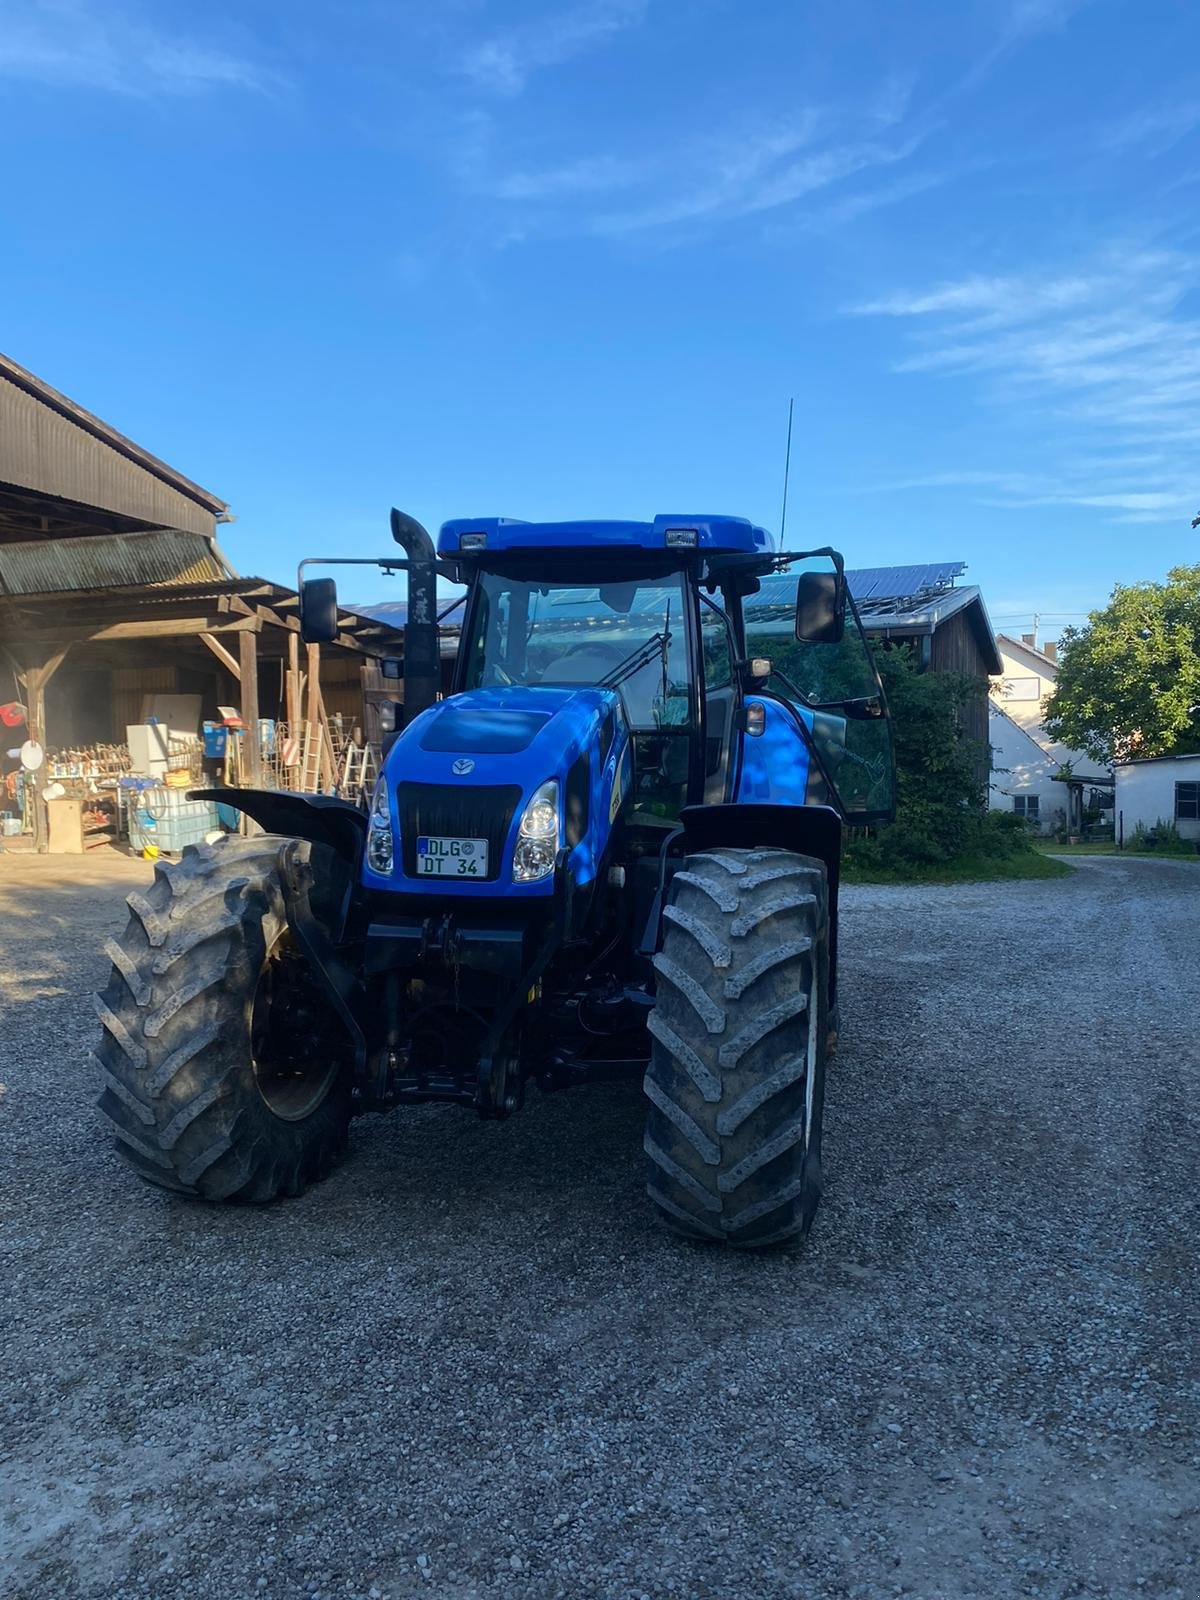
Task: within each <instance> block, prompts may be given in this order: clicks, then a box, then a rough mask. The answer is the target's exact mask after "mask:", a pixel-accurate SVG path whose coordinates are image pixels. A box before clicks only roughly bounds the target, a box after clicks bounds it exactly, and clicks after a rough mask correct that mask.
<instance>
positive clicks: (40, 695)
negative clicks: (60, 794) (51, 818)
mask: <svg viewBox="0 0 1200 1600" xmlns="http://www.w3.org/2000/svg"><path fill="white" fill-rule="evenodd" d="M70 648H71V646H70V645H69V644H65V645H63V646H62V648H61V649H60V650H57V651H55V653H54V654H53V655H52V656H50V657H49V658H48V659H47V660H45V661H43V662H42V664H41V666H38V667H28V666H27V667H24V668H21V669H19V670H17V678H18V680H19V682H20V683H21V685H22V687H23V688H24V690H25V699H26V702H27V706H28V711H29V723H28V730H29V737H30V738H31V739H33V740H35V741H36V742H37V743H38V744H40V745H41V747H42V749H43V750H44V749H45V748H46V685H47V684H48V683H49V682H50V679H51V678H52V677H53V676H54V674H55V673H56V672H57V671H58V669H59V667H61V666H62V664H63V662H64V661H65V660H66V659H67V651H68V650H69V649H70ZM10 659H11V658H10ZM14 667H15V663H14ZM45 781H46V769H45V767H42V768H40V769H39V770H38V771H37V772H31V773H29V774H28V775H27V778H26V786H27V789H28V791H29V792H31V793H32V795H33V842H34V845H35V847H36V848H37V849H38V850H45V849H46V846H47V841H48V822H47V817H46V808H45V805H44V803H43V801H42V785H43V784H44V783H45Z"/></svg>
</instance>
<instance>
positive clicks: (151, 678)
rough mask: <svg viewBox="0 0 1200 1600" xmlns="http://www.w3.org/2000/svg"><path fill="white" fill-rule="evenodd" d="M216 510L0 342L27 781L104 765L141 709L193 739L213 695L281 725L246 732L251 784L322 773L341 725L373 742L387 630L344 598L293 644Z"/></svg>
mask: <svg viewBox="0 0 1200 1600" xmlns="http://www.w3.org/2000/svg"><path fill="white" fill-rule="evenodd" d="M228 520H229V513H228V508H227V506H226V505H225V502H224V501H222V500H220V499H218V498H217V497H216V496H215V495H213V494H210V493H209V492H208V491H207V490H205V489H202V488H200V487H199V486H198V485H197V484H195V483H193V482H192V481H191V480H190V479H188V478H185V477H184V476H183V475H182V474H180V473H178V472H176V471H175V470H174V469H173V468H171V467H168V466H167V465H166V464H165V463H164V462H162V461H160V460H159V459H158V458H157V457H155V456H152V455H150V454H149V452H147V451H145V450H143V449H141V447H140V446H138V445H135V444H134V443H133V442H132V441H131V440H128V439H126V438H125V437H124V436H123V435H121V434H119V433H118V432H117V431H116V430H115V429H113V428H112V427H110V426H109V425H108V424H107V423H105V422H102V421H101V420H100V419H99V418H97V417H94V416H93V415H92V414H91V413H90V412H87V411H84V410H83V409H82V408H81V407H80V406H77V405H76V404H75V403H74V402H73V401H71V400H68V399H67V398H66V397H65V396H64V395H62V394H60V393H59V392H58V391H57V390H55V389H52V388H51V387H50V386H49V385H47V384H45V383H44V382H43V381H42V380H41V379H39V378H36V377H35V376H34V375H33V374H32V373H29V372H27V371H26V370H25V369H24V368H22V367H19V366H17V365H16V363H14V362H12V361H10V360H8V359H7V358H6V357H0V651H2V654H0V683H2V682H3V675H4V673H5V669H7V672H8V673H11V681H12V684H13V689H12V696H13V697H14V698H16V699H18V700H20V701H21V702H23V703H24V705H25V706H26V708H27V718H28V729H27V733H28V736H29V737H30V738H32V739H34V740H36V741H37V742H39V743H40V744H41V745H43V746H44V747H45V748H46V750H47V753H48V756H49V757H50V759H49V760H48V762H47V765H46V767H45V769H44V771H43V772H42V774H41V775H40V778H39V780H36V781H39V782H41V783H43V784H44V783H45V782H46V781H49V780H52V779H54V778H55V777H56V776H57V775H58V772H59V770H60V769H63V770H65V769H70V770H71V771H72V772H73V771H75V770H76V769H77V768H80V767H81V766H82V767H84V768H86V769H87V770H89V771H92V772H95V771H100V770H103V771H105V772H107V771H109V770H110V768H111V767H112V766H113V765H114V764H116V765H117V766H119V764H120V760H121V756H120V749H121V747H122V745H123V744H124V742H125V738H126V729H127V727H129V726H130V725H133V724H137V723H140V722H144V721H145V720H146V719H147V717H148V716H151V715H159V720H160V721H161V720H165V719H167V718H170V717H172V716H179V715H183V716H184V717H186V718H187V719H188V721H189V732H190V733H191V734H192V735H195V736H198V733H199V724H200V723H201V722H202V721H204V720H215V719H216V718H217V717H218V710H217V708H218V707H219V706H222V705H228V706H234V707H237V708H238V709H239V710H240V712H241V716H242V720H243V722H244V723H245V725H246V727H247V728H248V729H253V730H257V728H258V725H259V721H260V719H265V720H266V721H267V722H269V723H272V724H275V725H277V726H279V725H281V726H282V728H283V729H285V730H290V734H291V737H290V738H289V739H287V740H286V741H281V742H280V743H279V745H278V746H276V743H275V741H274V739H273V738H272V740H271V741H270V742H269V744H268V745H267V746H266V747H264V745H263V743H262V741H260V739H259V738H258V737H256V736H254V737H247V738H246V739H245V741H244V751H245V760H244V764H243V767H242V771H241V773H240V777H241V779H242V781H246V782H250V783H259V782H275V783H282V784H283V785H284V786H286V787H316V786H317V785H320V786H321V787H324V788H328V787H331V786H332V785H333V784H334V783H335V782H336V780H337V773H336V771H335V767H336V761H337V756H338V753H339V736H340V735H341V734H342V732H343V730H344V733H345V736H346V737H347V738H348V737H349V736H350V732H351V730H352V729H353V728H356V727H357V728H359V729H360V730H361V733H362V735H363V736H364V737H365V739H366V740H368V741H373V742H376V743H377V742H378V740H379V737H380V735H381V732H382V731H384V727H385V725H386V724H385V713H384V704H385V702H386V701H387V700H389V699H394V698H397V695H396V694H395V693H394V692H390V691H389V689H388V687H386V686H385V685H384V682H383V680H382V678H381V676H380V673H379V669H378V663H377V661H376V660H375V658H376V657H378V656H380V655H396V654H399V653H400V650H401V639H402V635H401V634H400V633H399V632H398V631H397V630H396V629H395V628H393V627H390V626H389V625H388V624H386V623H382V622H379V621H376V620H374V619H371V618H365V617H361V616H357V615H355V614H353V613H351V612H343V613H342V614H341V616H340V619H339V620H340V632H339V634H338V637H337V639H336V640H335V641H334V642H333V643H332V644H331V645H326V646H324V647H323V648H322V649H320V650H318V649H317V647H315V646H313V647H307V648H306V647H304V646H303V645H301V643H300V640H299V618H298V604H297V597H296V593H295V591H294V590H293V589H289V588H286V587H283V586H281V585H279V584H275V583H271V582H269V581H267V580H265V579H262V578H253V577H252V578H246V577H240V576H239V575H238V574H237V573H235V572H234V570H233V568H232V566H231V565H230V563H229V561H228V559H227V558H226V557H225V555H224V553H223V552H222V551H221V549H220V546H219V545H218V544H217V540H216V532H217V527H218V525H219V524H220V523H221V522H224V521H228ZM6 687H7V686H6ZM7 698H9V695H8V694H7V693H5V692H4V690H0V699H7ZM181 708H182V709H181ZM160 712H161V715H160ZM305 730H308V736H307V737H306V736H305ZM23 736H24V735H23ZM17 742H20V741H19V740H18V741H17ZM276 751H278V752H279V753H278V755H277V756H276V755H275V752H276ZM267 752H270V754H268V753H267ZM284 755H291V756H292V757H293V758H294V759H292V760H291V761H290V762H289V761H285V760H284V759H283V757H284ZM32 812H33V820H34V824H35V832H36V833H37V835H38V838H39V841H40V839H41V837H42V833H43V829H44V817H43V815H42V807H41V806H40V804H35V805H34V806H33V808H32Z"/></svg>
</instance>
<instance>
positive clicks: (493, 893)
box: [98, 512, 894, 1247]
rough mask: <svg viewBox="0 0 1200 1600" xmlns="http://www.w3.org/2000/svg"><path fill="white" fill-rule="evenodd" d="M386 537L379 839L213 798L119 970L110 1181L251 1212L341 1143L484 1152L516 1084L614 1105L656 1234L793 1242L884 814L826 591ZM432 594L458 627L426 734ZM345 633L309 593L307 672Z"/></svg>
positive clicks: (766, 576)
mask: <svg viewBox="0 0 1200 1600" xmlns="http://www.w3.org/2000/svg"><path fill="white" fill-rule="evenodd" d="M392 532H393V535H394V537H395V539H396V540H397V542H398V543H399V544H400V545H401V546H402V547H403V551H404V554H403V556H399V555H398V556H396V557H395V558H388V557H383V558H381V559H380V560H379V562H378V564H379V565H380V566H381V567H383V568H385V569H393V570H394V569H400V570H404V571H406V572H407V579H408V618H407V625H406V629H405V645H404V658H403V663H402V665H401V663H400V662H399V661H398V660H397V661H396V662H394V663H385V666H384V671H385V675H388V674H390V675H394V676H397V677H399V676H400V674H401V671H402V674H403V725H402V728H401V730H400V731H399V733H398V734H397V735H396V736H395V737H394V739H393V740H392V742H391V743H390V747H388V748H387V750H386V755H385V758H384V761H383V764H382V775H381V776H380V778H379V780H378V783H377V785H376V787H375V791H374V797H373V799H372V801H371V803H370V807H369V809H368V810H363V809H361V808H360V807H358V806H356V805H354V804H352V803H351V802H350V801H349V800H344V799H339V798H336V797H333V796H325V795H306V794H305V795H302V794H291V793H281V792H273V791H262V790H252V789H221V790H219V791H211V792H213V793H215V794H217V796H218V797H219V798H220V800H222V801H223V802H224V803H225V804H226V805H230V806H234V807H236V808H238V809H240V811H241V812H243V813H244V814H245V816H246V817H248V818H249V819H251V820H250V825H249V826H250V829H251V834H250V836H248V837H235V836H230V837H228V838H226V839H224V840H223V841H221V842H219V843H216V844H214V845H211V846H205V847H202V848H198V849H189V850H187V851H185V852H184V855H183V858H182V859H181V860H180V861H179V862H178V863H177V864H175V865H170V866H165V865H159V866H158V867H157V868H156V872H155V878H154V882H153V884H152V886H151V887H150V888H148V889H147V890H146V891H145V892H144V893H137V894H133V895H131V896H130V897H129V907H130V912H131V916H130V920H129V924H128V927H127V928H126V930H125V933H124V934H123V936H122V938H121V939H120V941H119V943H118V942H116V941H112V942H110V944H109V945H108V947H107V948H108V953H109V954H110V955H111V957H112V962H113V966H112V972H111V976H110V978H109V981H108V984H107V987H106V988H105V989H104V991H103V993H102V994H101V995H100V997H99V999H98V1008H99V1013H100V1019H101V1022H102V1035H101V1040H100V1044H99V1046H98V1055H99V1061H100V1067H101V1072H102V1076H103V1088H102V1093H101V1098H100V1105H101V1107H102V1109H103V1110H104V1112H105V1113H107V1116H108V1118H109V1119H110V1121H111V1123H112V1127H113V1129H114V1131H115V1134H116V1138H117V1142H118V1146H119V1148H120V1150H121V1152H122V1154H123V1155H124V1156H125V1157H126V1159H127V1160H128V1161H129V1162H130V1163H131V1165H132V1166H133V1167H134V1168H135V1170H136V1171H137V1172H138V1173H139V1174H140V1175H141V1176H142V1177H144V1178H146V1179H148V1180H150V1181H151V1182H153V1183H156V1184H160V1185H162V1186H163V1187H165V1188H168V1189H173V1190H177V1191H179V1192H180V1193H182V1194H186V1195H192V1196H199V1197H203V1198H205V1199H209V1200H241V1201H266V1200H272V1199H274V1198H275V1197H276V1196H278V1195H282V1194H289V1195H292V1194H297V1193H299V1192H300V1190H302V1189H303V1188H304V1187H305V1185H307V1184H309V1183H310V1182H312V1181H314V1180H315V1179H318V1178H321V1177H323V1176H324V1175H325V1174H326V1173H327V1172H328V1171H329V1170H330V1168H331V1167H332V1165H333V1164H334V1163H335V1161H337V1159H338V1158H339V1156H340V1155H341V1154H342V1152H343V1150H344V1148H345V1146H346V1138H347V1129H348V1126H349V1123H350V1120H351V1118H352V1117H353V1116H355V1115H356V1114H358V1113H362V1112H368V1111H387V1110H392V1109H394V1108H403V1107H405V1106H411V1105H414V1104H418V1103H422V1102H428V1101H445V1102H452V1103H454V1104H457V1105H461V1106H464V1107H468V1108H471V1109H473V1110H474V1111H476V1112H477V1113H478V1114H479V1115H481V1116H483V1117H493V1118H500V1117H508V1116H511V1115H512V1114H514V1113H515V1112H517V1111H518V1110H520V1108H521V1106H522V1103H523V1101H524V1098H525V1094H526V1090H527V1088H528V1087H529V1086H530V1085H531V1084H536V1085H537V1087H538V1088H539V1089H541V1090H543V1091H549V1090H555V1089H563V1088H569V1087H573V1086H576V1085H585V1084H588V1083H593V1082H597V1081H607V1080H611V1079H614V1078H620V1077H627V1076H633V1077H634V1078H641V1080H642V1082H643V1085H644V1092H645V1109H646V1131H645V1141H644V1145H645V1153H646V1160H647V1184H648V1190H649V1197H650V1201H651V1203H652V1205H653V1206H654V1208H655V1209H656V1211H657V1213H658V1215H659V1216H660V1217H661V1219H662V1221H663V1222H664V1223H666V1225H667V1226H668V1227H670V1228H672V1229H674V1230H676V1231H677V1232H679V1233H682V1234H684V1235H687V1236H689V1237H691V1238H694V1239H698V1240H713V1241H719V1242H722V1243H726V1244H729V1245H733V1246H740V1247H761V1246H767V1245H774V1244H782V1243H785V1242H787V1241H791V1240H795V1239H797V1238H800V1237H802V1236H803V1235H804V1234H805V1233H806V1232H807V1230H808V1228H809V1226H810V1224H811V1222H812V1218H813V1214H814V1212H815V1210H816V1207H817V1202H818V1199H819V1196H820V1192H821V1110H822V1098H823V1089H824V1078H825V1065H826V1061H827V1059H828V1058H829V1056H830V1055H831V1053H832V1051H833V1048H834V1044H835V1040H836V1034H837V1016H838V1009H837V928H838V864H839V859H840V841H841V832H842V826H843V823H851V824H862V823H869V822H875V821H880V820H883V819H885V818H887V817H888V816H889V815H890V813H891V810H892V807H893V792H894V770H893V761H892V749H891V738H890V729H889V723H888V717H887V708H886V705H885V703H884V697H883V692H882V688H881V685H880V682H879V677H878V674H877V673H876V671H875V667H874V664H873V661H872V658H871V655H870V653H869V651H868V649H867V646H866V644H865V641H864V639H863V635H862V630H861V626H860V624H859V620H858V616H857V612H856V610H855V607H854V605H853V602H852V600H851V599H850V597H849V595H848V593H847V587H846V583H845V577H844V572H843V566H842V560H841V557H840V556H839V555H837V554H836V553H835V552H834V551H832V550H819V551H815V552H804V553H799V554H789V553H785V552H781V551H778V550H777V549H776V548H775V547H774V541H773V540H772V538H771V536H770V535H769V534H767V533H766V532H765V531H764V530H763V529H762V528H758V527H754V526H752V525H751V524H750V523H749V522H747V521H745V520H743V519H741V518H737V517H718V516H658V517H655V519H654V520H653V522H645V523H638V522H564V523H528V522H519V521H513V520H509V519H506V518H499V517H483V518H468V519H466V520H460V521H454V522H447V523H446V524H445V525H444V526H443V527H442V529H441V533H440V536H439V539H438V543H437V548H436V551H435V548H434V545H433V542H432V540H431V539H430V537H429V535H428V534H427V533H426V531H425V530H424V528H422V527H421V526H420V524H419V523H417V522H415V521H414V520H413V519H412V518H410V517H407V516H404V515H403V514H402V513H400V512H393V513H392ZM305 565H309V563H305ZM439 578H441V579H442V580H444V581H449V582H452V583H454V584H459V585H463V586H465V589H466V595H465V600H463V601H462V602H461V609H460V616H461V623H460V627H461V634H460V640H461V642H460V644H459V647H458V652H457V658H456V661H455V664H454V675H453V684H452V688H451V692H450V693H449V694H447V695H445V697H443V694H442V682H441V651H440V643H439V619H438V606H439V592H438V587H437V585H438V580H439ZM442 603H443V604H445V601H444V600H443V601H442ZM336 611H337V597H336V591H335V588H334V583H333V580H331V579H330V578H328V577H318V578H308V579H306V580H305V581H303V582H302V584H301V619H302V631H303V634H304V636H305V638H307V639H308V640H310V641H327V640H329V639H331V638H332V637H333V636H334V634H335V631H336V626H337V623H336ZM260 830H261V831H260Z"/></svg>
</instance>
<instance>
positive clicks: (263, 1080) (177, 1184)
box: [96, 835, 350, 1200]
mask: <svg viewBox="0 0 1200 1600" xmlns="http://www.w3.org/2000/svg"><path fill="white" fill-rule="evenodd" d="M335 871H336V863H335V860H334V858H333V857H332V855H331V854H330V853H329V852H328V851H326V850H324V849H323V848H322V847H321V846H313V845H310V844H309V843H307V842H306V841H303V840H294V839H280V838H276V837H272V836H271V835H260V836H259V837H257V838H250V839H228V840H225V841H223V842H222V843H220V844H217V845H214V846H211V847H204V848H202V849H188V850H186V851H185V852H184V855H183V859H182V860H181V861H180V862H179V863H178V865H176V866H164V865H161V864H160V865H159V866H158V867H156V869H155V875H154V882H153V884H152V885H151V887H150V888H149V890H148V891H147V892H146V893H145V894H131V895H130V896H129V901H128V904H129V909H130V912H131V915H130V919H129V925H128V927H127V928H126V930H125V932H124V934H123V935H122V937H121V939H120V941H116V940H109V941H108V943H107V945H106V946H105V949H106V951H107V953H108V954H109V955H110V956H111V958H112V962H113V968H112V973H111V975H110V977H109V980H108V984H107V985H106V987H105V988H104V990H103V991H102V993H101V994H99V995H98V996H97V997H96V1009H97V1012H98V1014H99V1017H100V1022H101V1025H102V1029H103V1032H102V1035H101V1039H100V1043H99V1045H98V1046H97V1049H96V1059H97V1061H98V1063H99V1068H100V1073H101V1078H102V1090H101V1094H100V1098H99V1102H98V1104H99V1106H100V1109H101V1110H102V1111H103V1112H104V1114H105V1115H106V1116H107V1117H108V1119H109V1121H110V1122H111V1124H112V1127H113V1131H114V1133H115V1135H116V1141H117V1148H118V1150H119V1151H120V1153H121V1155H122V1156H123V1157H124V1158H125V1160H126V1161H128V1162H129V1164H130V1165H131V1166H132V1167H133V1168H134V1170H135V1171H136V1172H137V1173H138V1174H139V1175H140V1176H141V1177H143V1178H145V1179H147V1180H148V1181H149V1182H150V1183H155V1184H158V1185H160V1186H161V1187H162V1188H164V1189H174V1190H177V1191H178V1192H180V1193H181V1194H187V1195H195V1196H199V1197H203V1198H204V1199H207V1200H272V1199H274V1198H275V1197H276V1196H277V1195H279V1194H299V1193H300V1192H301V1190H302V1189H304V1188H305V1186H306V1185H307V1184H309V1183H311V1182H313V1181H315V1180H316V1179H318V1178H323V1177H324V1176H325V1175H326V1173H328V1172H329V1170H330V1169H331V1167H332V1166H333V1165H334V1163H335V1162H336V1161H337V1159H338V1158H339V1157H340V1156H341V1154H342V1153H343V1150H344V1148H345V1143H346V1129H347V1125H348V1123H349V1120H350V1086H349V1081H348V1074H347V1072H346V1071H345V1070H344V1068H343V1065H342V1062H341V1060H340V1059H339V1056H338V1053H337V1048H336V1040H334V1039H332V1037H331V1035H330V1034H329V1032H328V1029H327V1028H326V1027H325V1026H324V1023H325V1018H324V1017H323V1015H322V1011H321V1001H320V999H319V992H318V989H317V979H316V978H315V977H310V976H309V975H308V974H307V973H306V971H305V970H304V969H303V968H296V967H289V968H288V971H287V977H288V979H289V980H290V982H288V983H284V982H283V981H282V980H281V979H280V978H279V976H278V973H279V966H278V963H279V962H280V961H284V962H297V961H299V960H300V959H301V958H300V957H299V956H297V955H295V954H294V953H292V952H291V951H290V950H289V947H288V944H287V941H288V933H287V913H286V904H285V894H286V886H287V885H288V884H289V883H295V882H298V881H299V880H300V879H306V880H307V881H308V883H310V884H312V886H313V898H314V899H315V900H319V898H320V891H321V890H322V889H323V888H324V889H326V890H328V887H329V885H330V884H331V883H332V881H333V876H334V873H335ZM310 1006H314V1007H315V1008H316V1009H315V1011H313V1012H311V1013H310V1010H309V1008H310ZM272 1018H273V1019H274V1021H273V1024H272ZM272 1026H273V1027H274V1032H272ZM322 1035H324V1037H322ZM305 1039H307V1040H308V1048H307V1049H305V1048H304V1047H303V1045H302V1044H298V1041H303V1040H305ZM282 1041H286V1044H285V1043H284V1042H282Z"/></svg>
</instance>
